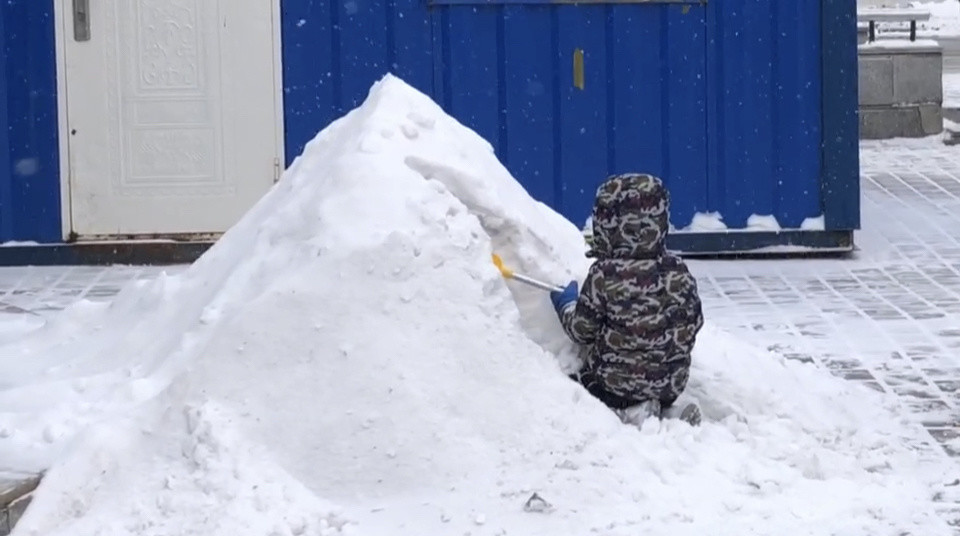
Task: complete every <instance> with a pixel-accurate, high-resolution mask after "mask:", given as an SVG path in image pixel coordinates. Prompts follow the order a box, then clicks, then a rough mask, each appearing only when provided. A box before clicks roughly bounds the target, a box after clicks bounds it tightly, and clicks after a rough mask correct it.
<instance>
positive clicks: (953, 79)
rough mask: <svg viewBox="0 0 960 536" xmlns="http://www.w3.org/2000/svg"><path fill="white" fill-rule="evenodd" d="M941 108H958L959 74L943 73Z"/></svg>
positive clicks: (959, 98) (959, 102) (959, 95)
mask: <svg viewBox="0 0 960 536" xmlns="http://www.w3.org/2000/svg"><path fill="white" fill-rule="evenodd" d="M943 107H944V108H960V73H943Z"/></svg>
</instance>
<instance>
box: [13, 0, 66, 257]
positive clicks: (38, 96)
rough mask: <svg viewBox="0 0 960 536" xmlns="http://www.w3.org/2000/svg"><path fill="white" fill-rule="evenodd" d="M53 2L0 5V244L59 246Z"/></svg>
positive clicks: (17, 1) (33, 0)
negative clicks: (28, 242)
mask: <svg viewBox="0 0 960 536" xmlns="http://www.w3.org/2000/svg"><path fill="white" fill-rule="evenodd" d="M54 42H55V40H54V22H53V2H52V1H50V0H7V1H5V2H2V3H0V46H3V52H4V54H3V59H2V60H0V91H2V93H0V130H2V131H3V135H0V241H9V240H20V241H23V240H33V241H37V242H59V241H60V240H61V239H62V232H61V217H60V169H59V166H60V164H59V155H58V141H57V140H58V134H57V93H56V90H57V83H56V57H55V46H54Z"/></svg>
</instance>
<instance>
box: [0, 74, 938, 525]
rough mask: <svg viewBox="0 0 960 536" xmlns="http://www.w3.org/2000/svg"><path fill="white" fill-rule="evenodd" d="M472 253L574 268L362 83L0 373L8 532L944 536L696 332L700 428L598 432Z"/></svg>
mask: <svg viewBox="0 0 960 536" xmlns="http://www.w3.org/2000/svg"><path fill="white" fill-rule="evenodd" d="M598 179H600V178H599V177H598ZM492 251H496V252H497V253H499V254H501V255H502V256H503V257H504V259H505V261H506V262H507V263H508V264H510V265H511V266H513V267H515V268H517V269H518V270H521V271H523V272H526V273H529V274H531V275H533V276H536V277H538V278H542V279H547V280H551V281H555V282H558V283H563V282H565V281H567V280H568V279H569V278H571V277H576V278H578V277H582V276H583V275H584V273H585V270H586V269H587V267H588V260H587V259H586V258H585V257H584V243H583V238H582V235H581V234H580V232H579V230H578V229H577V228H576V227H575V226H574V225H573V224H571V223H569V222H567V221H566V220H564V219H563V218H561V217H560V216H558V215H557V214H556V213H554V212H553V211H551V210H550V209H548V208H547V207H545V206H543V205H542V204H539V203H537V202H536V201H535V200H533V199H532V198H531V197H530V196H529V195H528V194H527V193H526V192H525V191H524V190H523V188H522V187H521V186H520V185H519V184H518V183H517V182H516V181H515V180H514V179H513V178H512V177H511V176H510V174H509V173H508V171H507V170H506V169H505V168H504V167H503V166H502V165H501V164H500V163H499V162H498V161H497V159H496V157H495V156H494V154H493V151H492V149H491V147H490V146H489V145H488V144H487V143H486V142H485V141H484V140H482V139H481V138H479V137H478V136H477V135H476V134H474V133H473V132H471V131H470V130H469V129H467V128H465V127H464V126H462V125H461V124H459V123H457V122H456V121H455V120H453V119H452V118H450V117H448V116H446V115H445V114H444V113H443V112H442V110H441V109H440V108H439V107H438V106H437V105H436V104H434V103H433V102H432V101H431V100H430V99H428V98H427V97H426V96H424V95H422V94H420V93H419V92H417V91H416V90H414V89H412V88H411V87H409V86H407V85H406V84H405V83H403V82H402V81H401V80H399V79H397V78H395V77H392V76H387V77H386V78H384V79H383V80H382V81H380V82H379V83H377V84H376V85H375V86H374V87H373V88H372V89H371V92H370V95H369V97H368V99H367V100H366V102H365V103H364V104H363V105H362V106H361V107H359V108H358V109H356V110H354V111H352V112H350V113H349V114H347V115H346V116H345V117H343V118H341V119H340V120H338V121H336V122H335V123H333V124H331V125H330V126H329V127H328V128H326V129H325V130H324V131H323V132H321V133H320V134H319V135H318V136H317V137H316V139H315V140H313V141H312V142H311V143H310V144H309V145H308V146H307V147H306V149H305V150H304V153H303V155H301V156H300V157H299V158H298V159H297V160H296V161H295V162H294V164H293V165H292V166H291V168H290V169H289V170H288V171H287V172H286V174H285V175H284V176H283V178H282V180H281V181H280V183H279V184H278V185H277V186H276V187H275V188H274V189H273V190H272V191H271V192H270V193H269V194H268V195H267V196H266V197H265V198H264V199H263V200H262V201H261V202H260V203H258V204H257V206H256V207H255V208H254V209H253V210H251V211H250V213H249V214H248V215H247V216H246V217H244V218H243V220H242V221H241V222H239V223H238V224H237V225H236V226H235V227H234V228H233V229H231V230H230V231H229V232H228V233H227V234H226V235H225V236H224V237H223V238H222V239H221V240H220V241H219V242H218V243H217V245H216V246H215V247H213V248H212V249H211V250H210V251H209V252H208V253H207V254H206V255H204V256H203V258H201V259H200V260H199V261H198V262H197V263H195V264H194V266H192V267H191V268H190V269H189V270H188V271H187V272H186V273H185V274H183V275H182V276H178V277H166V278H161V279H160V280H157V281H154V282H151V283H149V284H139V285H133V286H131V287H130V288H127V289H125V290H124V292H123V293H122V294H121V295H120V296H119V297H118V299H117V300H116V301H115V302H113V303H112V304H110V305H97V304H91V303H85V302H84V303H80V304H78V305H77V306H75V307H73V308H72V309H70V310H68V311H66V312H64V314H63V315H62V317H61V318H60V319H59V320H58V321H57V322H53V323H51V324H49V325H47V326H44V327H43V328H41V329H39V330H37V331H35V332H34V333H33V334H32V335H31V336H30V337H29V338H27V339H26V340H25V341H19V342H18V343H16V344H13V343H11V344H8V345H6V346H4V347H2V348H0V411H2V413H0V460H2V463H0V465H9V466H10V467H16V468H18V469H38V470H39V469H47V470H48V471H47V475H46V478H45V479H44V481H43V483H42V484H41V486H40V488H39V490H38V492H37V495H36V497H35V499H34V502H33V504H32V505H31V507H30V509H29V510H28V512H27V514H26V516H25V517H24V518H23V519H22V521H21V522H20V524H19V525H18V527H17V531H16V534H44V535H68V534H69V535H86V534H197V535H200V534H203V535H235V534H282V535H288V534H293V535H300V534H336V533H351V534H417V535H450V534H468V533H469V534H490V535H494V534H523V535H557V534H576V535H581V534H591V533H597V534H607V535H636V534H640V533H643V534H706V533H709V534H731V535H733V534H737V535H742V534H780V533H782V534H845V535H855V534H871V535H873V534H881V533H884V534H886V533H898V531H910V532H913V533H918V534H927V535H933V534H941V533H942V534H947V533H948V532H947V531H946V527H945V526H944V525H943V524H942V523H941V522H940V521H939V520H938V519H937V517H936V516H935V515H934V514H933V511H932V507H931V496H932V494H933V493H934V492H935V488H936V486H937V484H938V479H939V478H940V476H941V475H938V474H936V473H935V472H931V469H935V464H936V463H937V462H938V461H939V459H931V460H926V459H924V458H923V457H922V456H921V454H920V451H917V450H913V449H911V448H909V447H908V446H907V441H908V440H909V439H910V434H911V433H912V432H910V429H908V428H907V427H905V426H904V424H903V423H901V422H899V421H898V420H896V419H895V418H894V416H893V414H892V413H891V412H890V410H889V408H888V407H887V405H886V404H887V402H888V401H887V400H885V399H883V398H882V397H881V395H879V394H877V393H873V392H872V391H869V390H867V389H865V388H861V387H857V386H854V385H852V384H850V383H845V382H842V381H840V380H836V379H834V378H832V377H831V376H830V375H828V374H825V373H823V372H821V371H819V370H818V369H816V368H814V367H812V366H805V365H801V364H797V363H794V362H789V361H786V360H784V359H783V358H782V357H779V356H776V355H773V354H768V353H765V352H761V351H758V350H756V349H754V348H752V347H750V346H748V345H745V344H743V343H741V342H738V341H736V340H733V339H732V338H731V337H729V336H727V335H725V334H724V333H722V332H719V331H718V330H716V329H715V328H713V327H712V326H710V325H708V326H707V327H706V328H705V329H704V331H703V332H702V334H701V336H700V339H699V341H698V345H697V348H696V351H695V356H694V363H695V365H694V370H693V378H692V384H691V387H690V391H691V393H692V394H693V395H695V396H696V397H697V398H698V399H699V400H700V401H701V403H702V405H703V407H704V412H705V422H704V423H703V425H702V426H701V427H699V428H691V427H690V426H688V425H686V424H683V423H681V422H678V421H663V422H655V421H650V422H648V423H647V425H645V426H644V427H643V429H642V430H637V429H636V428H632V427H628V426H624V425H622V424H621V423H620V422H619V420H618V419H617V418H616V417H615V416H614V415H613V414H612V413H611V412H610V411H609V410H607V409H606V408H605V407H604V406H603V405H602V404H601V403H599V402H598V401H596V400H594V399H593V398H591V397H590V396H589V395H588V394H587V393H586V392H585V391H584V390H583V389H581V388H580V387H579V386H578V385H576V384H575V383H573V382H571V381H570V380H569V379H567V378H566V376H565V374H564V370H565V369H566V368H567V367H569V366H570V365H571V364H572V359H573V358H572V356H573V355H574V352H573V348H572V347H571V345H570V343H569V342H568V341H567V340H566V339H565V337H564V336H563V333H562V331H561V329H560V327H559V324H558V323H557V320H556V318H555V315H554V313H553V310H552V308H551V307H550V305H549V300H548V299H547V296H546V295H545V294H544V293H542V292H541V291H538V290H535V289H529V288H526V287H515V286H513V285H512V283H511V284H510V285H509V286H508V285H507V284H506V283H505V282H504V281H503V280H502V279H501V277H500V276H499V274H498V272H497V271H496V269H495V268H494V267H493V266H492V264H491V263H490V254H491V252H492ZM0 468H2V467H0ZM533 492H537V493H538V494H540V495H541V496H542V497H543V498H544V499H546V500H547V501H549V502H550V503H551V504H552V509H549V510H548V511H546V512H539V513H531V512H527V511H524V509H523V504H524V502H525V501H526V500H527V498H528V497H529V496H530V495H531V494H532V493H533Z"/></svg>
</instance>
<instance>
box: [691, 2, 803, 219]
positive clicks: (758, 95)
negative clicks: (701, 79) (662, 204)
mask: <svg viewBox="0 0 960 536" xmlns="http://www.w3.org/2000/svg"><path fill="white" fill-rule="evenodd" d="M709 6H710V9H709V17H710V19H709V21H708V28H709V31H710V45H711V46H709V47H708V49H707V50H708V55H709V62H708V63H709V65H710V70H709V73H708V81H709V82H708V85H709V89H708V94H709V96H710V100H711V102H710V111H711V113H710V114H708V115H709V125H710V128H709V135H708V138H709V140H710V160H709V162H710V163H709V165H708V170H709V171H710V173H711V177H710V179H709V182H710V187H711V192H712V195H711V199H712V200H716V202H715V203H713V204H712V206H711V209H712V210H717V211H719V212H721V213H722V214H723V216H724V219H725V221H726V222H727V224H728V225H729V226H731V227H735V228H739V227H744V226H745V225H746V222H747V218H748V217H749V216H750V215H751V214H773V215H775V216H777V220H778V221H779V222H780V224H781V225H782V226H783V227H787V228H796V227H799V226H800V224H801V223H802V222H803V220H804V219H805V218H806V217H811V216H818V215H820V214H821V210H822V209H821V189H820V183H821V153H820V150H821V147H820V144H821V139H822V129H821V110H822V96H821V95H822V88H821V57H822V54H821V35H820V32H819V31H817V30H818V29H819V28H820V27H821V12H820V6H821V2H820V0H794V1H790V2H782V1H777V0H724V1H723V2H712V3H710V4H709Z"/></svg>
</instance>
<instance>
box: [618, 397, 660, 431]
mask: <svg viewBox="0 0 960 536" xmlns="http://www.w3.org/2000/svg"><path fill="white" fill-rule="evenodd" d="M617 416H619V417H620V420H621V421H623V424H630V425H633V426H636V427H637V428H640V427H641V426H642V425H643V421H645V420H647V418H649V417H657V418H659V417H660V401H659V400H647V401H646V402H643V403H640V404H637V405H636V406H630V407H628V408H624V409H621V410H617Z"/></svg>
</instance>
